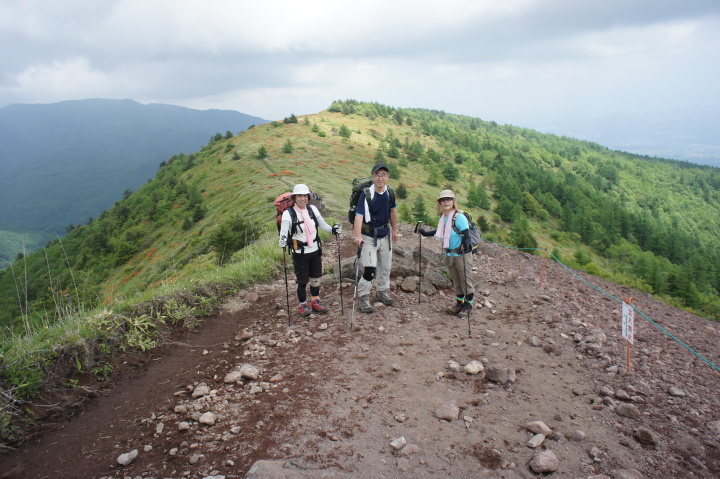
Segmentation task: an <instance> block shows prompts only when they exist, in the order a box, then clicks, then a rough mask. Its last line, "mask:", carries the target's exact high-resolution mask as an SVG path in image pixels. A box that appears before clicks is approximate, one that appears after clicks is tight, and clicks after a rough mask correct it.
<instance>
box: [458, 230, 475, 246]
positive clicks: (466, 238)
mask: <svg viewBox="0 0 720 479" xmlns="http://www.w3.org/2000/svg"><path fill="white" fill-rule="evenodd" d="M460 236H462V243H461V244H460V251H470V250H472V245H471V244H470V230H467V229H466V230H462V231H461V232H460Z"/></svg>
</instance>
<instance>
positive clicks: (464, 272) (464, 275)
mask: <svg viewBox="0 0 720 479" xmlns="http://www.w3.org/2000/svg"><path fill="white" fill-rule="evenodd" d="M462 257H463V277H464V278H465V304H468V303H467V297H468V286H467V268H466V266H465V253H463V255H462ZM471 312H472V309H468V310H467V316H468V336H472V330H471V329H470V313H471Z"/></svg>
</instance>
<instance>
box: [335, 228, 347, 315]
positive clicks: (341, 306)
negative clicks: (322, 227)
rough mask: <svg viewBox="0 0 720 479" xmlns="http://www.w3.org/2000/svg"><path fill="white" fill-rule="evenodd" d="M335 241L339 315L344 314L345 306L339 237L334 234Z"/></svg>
mask: <svg viewBox="0 0 720 479" xmlns="http://www.w3.org/2000/svg"><path fill="white" fill-rule="evenodd" d="M335 239H337V250H338V285H339V286H340V314H345V306H343V294H342V290H343V287H342V262H341V261H340V235H338V234H336V235H335Z"/></svg>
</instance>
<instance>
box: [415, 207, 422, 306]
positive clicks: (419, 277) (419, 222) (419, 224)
mask: <svg viewBox="0 0 720 479" xmlns="http://www.w3.org/2000/svg"><path fill="white" fill-rule="evenodd" d="M422 224H423V222H422V221H418V222H417V224H416V225H415V232H416V233H417V231H418V228H422ZM422 237H423V235H422V233H420V251H419V253H418V261H419V262H418V303H420V302H421V301H420V293H421V292H422V288H421V286H422Z"/></svg>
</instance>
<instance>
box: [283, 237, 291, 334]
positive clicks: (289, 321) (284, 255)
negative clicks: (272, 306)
mask: <svg viewBox="0 0 720 479" xmlns="http://www.w3.org/2000/svg"><path fill="white" fill-rule="evenodd" d="M286 250H287V248H286V247H284V248H283V269H284V270H285V299H286V300H287V315H288V328H289V327H290V326H292V321H291V320H290V291H289V290H288V280H287V252H286Z"/></svg>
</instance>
